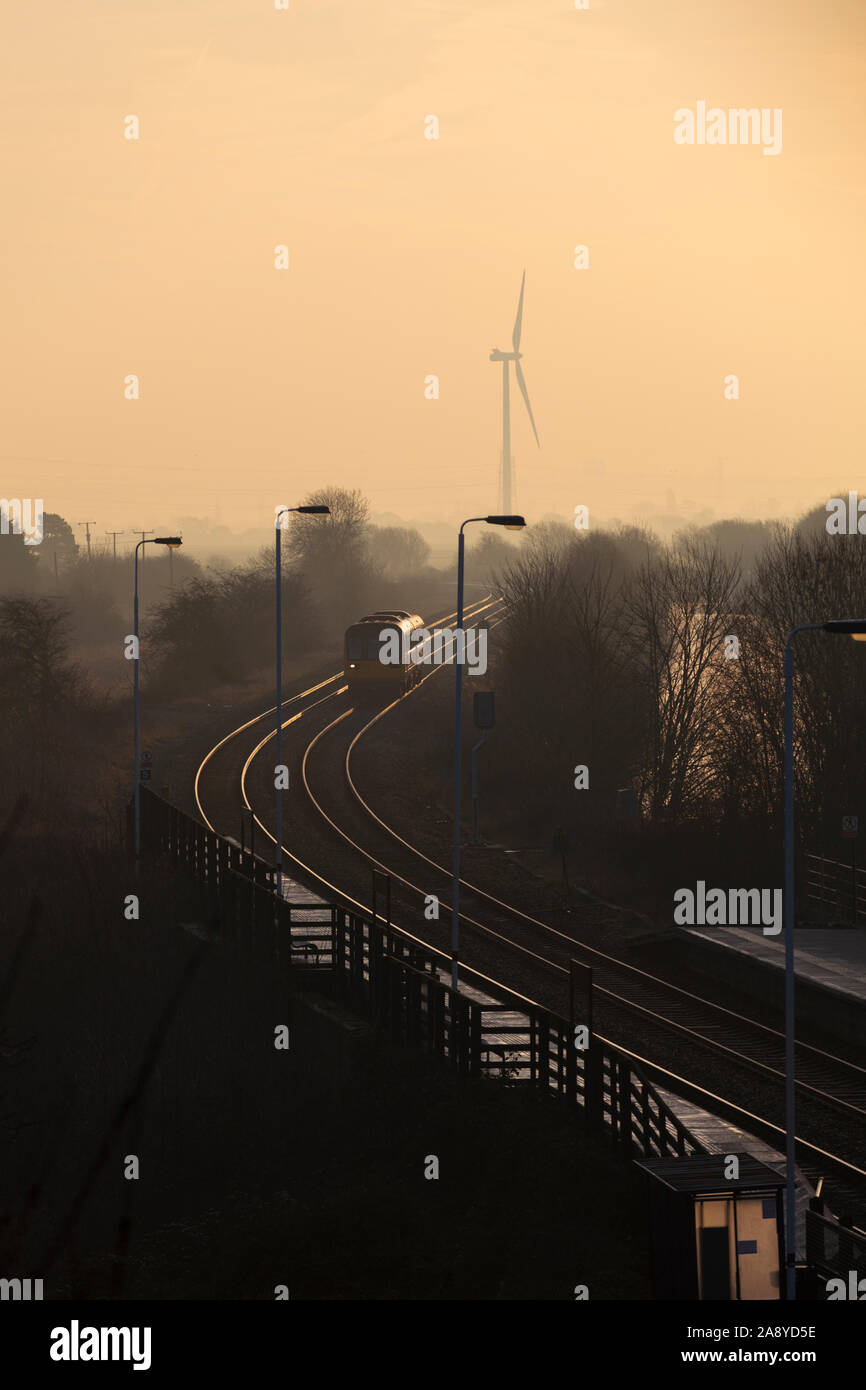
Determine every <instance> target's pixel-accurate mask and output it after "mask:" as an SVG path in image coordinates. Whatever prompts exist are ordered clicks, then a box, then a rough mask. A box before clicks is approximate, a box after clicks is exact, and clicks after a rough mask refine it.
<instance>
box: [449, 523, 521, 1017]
mask: <svg viewBox="0 0 866 1390" xmlns="http://www.w3.org/2000/svg"><path fill="white" fill-rule="evenodd" d="M474 521H485V522H486V523H487V525H488V526H505V527H507V529H508V530H509V531H522V530H523V528H524V526H525V525H526V522H525V521H524V519H523V517H522V516H471V517H469V518H468V520H467V521H464V522H463V523H462V525H461V527H460V532H459V536H458V542H457V627H456V629H455V647H456V649H455V653H454V665H455V667H456V668H457V680H456V705H455V712H454V838H453V845H452V861H453V873H452V887H451V988H452V989H453V990H456V989H457V987H458V976H459V968H458V956H459V952H460V774H461V769H462V752H463V750H462V747H461V741H462V734H463V704H462V699H463V656H464V651H465V639H464V636H463V570H464V551H465V543H466V542H465V537H464V535H463V527H464V526H469V525H470V524H471V523H472V522H474ZM461 643H464V651H461V649H460V648H461Z"/></svg>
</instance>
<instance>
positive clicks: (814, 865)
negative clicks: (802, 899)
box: [805, 854, 866, 926]
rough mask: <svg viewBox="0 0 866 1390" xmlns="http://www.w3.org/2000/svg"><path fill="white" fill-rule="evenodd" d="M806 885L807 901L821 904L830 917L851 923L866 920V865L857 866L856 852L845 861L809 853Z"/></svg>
mask: <svg viewBox="0 0 866 1390" xmlns="http://www.w3.org/2000/svg"><path fill="white" fill-rule="evenodd" d="M805 888H806V899H807V901H808V902H810V903H817V904H820V907H821V915H822V916H823V917H825V918H827V919H828V920H830V921H838V922H843V923H848V924H850V925H851V926H857V925H858V923H860V922H864V923H866V868H863V869H861V868H858V866H857V864H856V861H855V859H854V857H853V855H852V858H851V861H850V862H849V863H847V864H843V863H841V862H840V861H839V860H838V859H827V858H826V857H825V856H824V855H823V854H807V855H806V861H805Z"/></svg>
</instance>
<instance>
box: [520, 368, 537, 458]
mask: <svg viewBox="0 0 866 1390" xmlns="http://www.w3.org/2000/svg"><path fill="white" fill-rule="evenodd" d="M514 371H515V375H516V376H517V385H518V386H519V387H520V394H521V395H522V396H523V399H524V401H525V402H526V409H527V411H528V413H529V423H530V424H531V426H532V433H533V434H534V435H535V442H536V444H537V445H538V447H539V449H540V448H541V440H540V439H539V438H538V430H537V429H536V428H535V420H534V418H533V415H532V406H531V405H530V404H529V392H528V391H527V389H526V382H525V380H524V378H523V371H522V369H521V366H520V363H519V362H515V364H514Z"/></svg>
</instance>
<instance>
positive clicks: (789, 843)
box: [785, 618, 866, 1301]
mask: <svg viewBox="0 0 866 1390" xmlns="http://www.w3.org/2000/svg"><path fill="white" fill-rule="evenodd" d="M815 631H819V632H832V633H836V634H837V635H838V634H845V635H847V636H849V637H853V639H854V641H855V642H866V618H836V619H833V620H832V621H830V622H825V623H803V624H801V626H800V627H795V628H792V629H791V631H790V632H789V633H788V636H787V638H786V641H785V1292H786V1296H787V1298H788V1299H789V1300H791V1301H794V1300H795V1299H796V1297H797V1188H796V1182H795V1166H794V1163H795V1159H794V1149H795V1103H794V648H793V645H792V644H793V640H794V638H795V637H796V636H797V634H798V632H815Z"/></svg>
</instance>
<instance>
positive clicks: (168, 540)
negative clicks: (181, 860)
mask: <svg viewBox="0 0 866 1390" xmlns="http://www.w3.org/2000/svg"><path fill="white" fill-rule="evenodd" d="M182 544H183V541H182V540H181V538H180V536H150V537H149V538H148V539H147V540H145V539H144V537H142V539H141V540H140V541H139V542H138V544H137V545H136V547H135V565H134V569H135V596H134V599H133V632H134V633H135V670H134V672H133V682H134V689H135V698H134V704H135V875H136V878H137V877H138V861H139V857H140V854H141V768H140V767H139V765H138V757H139V751H138V750H139V742H140V739H139V728H140V709H139V671H140V667H141V661H140V652H139V642H138V552H139V550H141V547H142V546H143V545H167V546H168V547H169V548H170V550H177V548H178V546H180V545H182Z"/></svg>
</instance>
